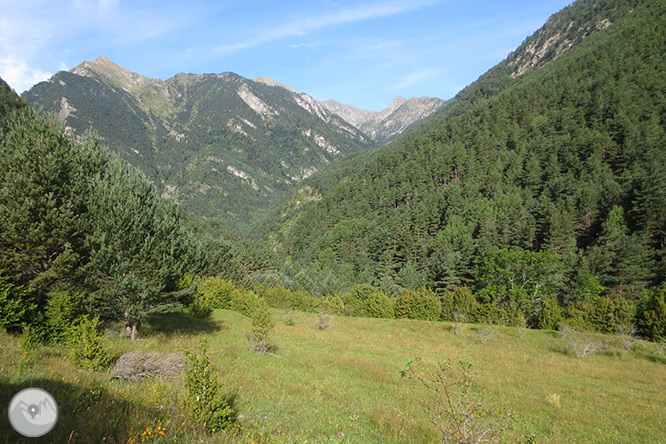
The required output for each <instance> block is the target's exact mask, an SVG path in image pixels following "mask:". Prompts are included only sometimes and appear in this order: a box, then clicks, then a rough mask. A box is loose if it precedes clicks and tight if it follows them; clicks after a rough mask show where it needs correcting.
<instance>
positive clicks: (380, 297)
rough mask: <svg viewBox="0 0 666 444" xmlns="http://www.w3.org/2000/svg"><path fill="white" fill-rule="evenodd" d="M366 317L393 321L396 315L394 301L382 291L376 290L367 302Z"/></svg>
mask: <svg viewBox="0 0 666 444" xmlns="http://www.w3.org/2000/svg"><path fill="white" fill-rule="evenodd" d="M364 305H365V307H364V309H365V310H364V313H363V314H364V315H365V316H367V317H369V318H385V319H392V318H393V317H394V316H395V315H394V311H393V300H392V299H390V298H389V297H388V295H387V294H386V293H384V292H383V291H382V290H376V291H375V292H374V293H373V294H372V296H370V298H368V299H367V300H366V301H365V304H364Z"/></svg>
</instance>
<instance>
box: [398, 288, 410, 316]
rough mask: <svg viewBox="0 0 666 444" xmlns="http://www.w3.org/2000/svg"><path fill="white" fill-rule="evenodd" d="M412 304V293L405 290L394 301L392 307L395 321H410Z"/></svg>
mask: <svg viewBox="0 0 666 444" xmlns="http://www.w3.org/2000/svg"><path fill="white" fill-rule="evenodd" d="M413 304H414V293H413V291H412V290H410V289H405V290H404V291H403V292H402V293H401V294H400V296H398V298H397V299H396V300H395V305H394V307H393V310H394V313H395V317H396V319H411V317H412V305H413Z"/></svg>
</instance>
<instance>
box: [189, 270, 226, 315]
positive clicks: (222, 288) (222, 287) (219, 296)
mask: <svg viewBox="0 0 666 444" xmlns="http://www.w3.org/2000/svg"><path fill="white" fill-rule="evenodd" d="M235 290H237V288H236V286H235V285H234V283H233V282H231V281H229V280H226V279H222V278H221V277H219V276H210V277H207V276H203V277H202V278H201V283H199V285H198V286H197V291H196V293H195V294H194V299H195V300H197V299H198V300H201V301H202V302H201V304H202V305H204V306H205V305H209V306H210V308H211V309H214V308H219V309H233V292H234V291H235Z"/></svg>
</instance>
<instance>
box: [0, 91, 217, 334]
mask: <svg viewBox="0 0 666 444" xmlns="http://www.w3.org/2000/svg"><path fill="white" fill-rule="evenodd" d="M0 100H2V102H1V103H2V105H1V106H0V109H2V110H3V115H2V116H0V118H1V119H2V120H0V177H2V182H1V184H0V220H2V224H0V328H2V329H3V330H7V331H10V332H18V331H22V330H26V329H29V330H30V331H31V332H32V334H34V336H35V337H36V338H39V339H41V340H54V341H58V340H59V338H61V337H62V336H63V335H64V332H65V331H67V329H68V328H70V327H71V326H72V324H73V323H74V321H75V320H76V321H77V322H80V321H81V316H82V315H95V316H103V317H105V318H107V319H124V321H125V323H126V325H127V326H128V327H129V328H130V329H131V330H132V336H133V338H135V337H136V331H137V329H138V327H139V325H140V324H141V322H143V321H144V320H145V317H146V315H147V314H148V313H150V312H154V311H156V310H157V311H163V310H165V309H166V308H168V307H177V306H179V304H180V303H181V301H182V297H183V295H184V294H186V293H187V290H188V288H187V286H178V285H177V282H178V281H179V279H181V278H182V276H183V275H184V274H185V273H188V272H189V273H200V272H203V271H205V268H206V266H207V265H206V264H207V263H208V261H207V259H206V257H207V254H206V253H205V252H204V250H203V248H202V246H201V243H200V242H199V240H198V239H196V238H195V237H194V235H193V234H192V233H190V231H188V230H187V229H185V228H184V226H183V224H182V223H181V219H180V213H179V210H178V208H177V207H176V206H175V205H174V204H173V203H172V202H169V201H168V200H165V199H162V198H160V196H159V194H157V192H156V191H155V189H154V188H153V187H152V186H151V185H150V183H149V182H148V181H147V180H146V178H145V176H143V175H142V174H140V173H139V172H137V171H136V170H135V169H134V168H132V167H130V166H128V165H127V164H126V163H125V162H123V161H121V160H119V159H118V158H116V157H115V156H112V155H109V154H108V153H106V151H105V150H102V149H101V148H100V147H99V145H98V140H97V139H96V138H95V137H94V135H92V134H90V133H87V134H85V135H84V136H83V137H82V138H80V139H79V140H78V141H74V140H72V139H71V138H70V137H69V136H68V135H67V134H65V131H64V128H63V127H62V126H61V125H60V124H58V123H57V122H55V121H54V120H51V119H48V118H45V117H43V116H41V115H39V114H38V113H37V112H36V111H34V110H31V109H30V108H28V107H26V106H25V103H24V102H22V101H21V100H19V99H18V97H16V96H15V95H13V93H7V94H4V93H3V97H2V98H1V99H0ZM5 111H6V113H5Z"/></svg>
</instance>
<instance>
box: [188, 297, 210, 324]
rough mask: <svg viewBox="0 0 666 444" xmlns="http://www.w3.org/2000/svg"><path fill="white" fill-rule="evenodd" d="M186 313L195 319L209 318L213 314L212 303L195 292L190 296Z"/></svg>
mask: <svg viewBox="0 0 666 444" xmlns="http://www.w3.org/2000/svg"><path fill="white" fill-rule="evenodd" d="M187 311H189V312H190V314H191V315H192V316H194V317H195V318H199V319H206V318H209V317H210V315H211V314H212V313H213V301H211V300H210V299H208V298H207V297H206V296H205V295H203V294H202V293H199V292H198V291H197V292H195V293H194V294H193V295H192V297H191V299H190V303H189V304H188V305H187Z"/></svg>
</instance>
